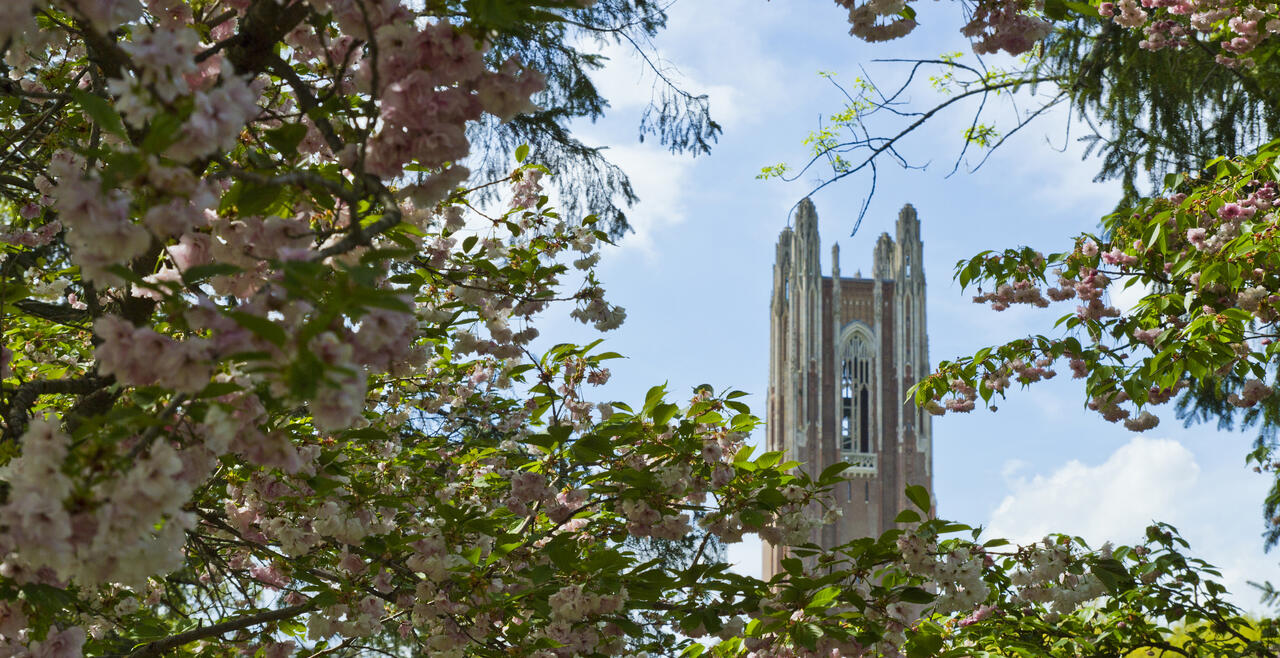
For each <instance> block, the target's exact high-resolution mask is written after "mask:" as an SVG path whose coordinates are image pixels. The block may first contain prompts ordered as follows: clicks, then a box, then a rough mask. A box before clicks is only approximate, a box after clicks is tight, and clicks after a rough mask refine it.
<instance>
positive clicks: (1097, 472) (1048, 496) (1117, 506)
mask: <svg viewBox="0 0 1280 658" xmlns="http://www.w3.org/2000/svg"><path fill="white" fill-rule="evenodd" d="M1025 468H1026V467H1025V466H1024V465H1022V464H1013V463H1009V464H1006V465H1005V469H1004V473H1005V476H1006V482H1007V484H1008V487H1009V489H1010V493H1009V495H1008V496H1006V497H1005V499H1004V500H1003V501H1002V502H1001V503H1000V504H999V506H998V507H997V508H996V510H995V511H994V512H993V513H992V514H991V519H990V522H989V524H988V526H987V530H988V532H987V536H989V537H1006V538H1008V539H1011V540H1014V541H1017V542H1021V543H1026V542H1030V541H1034V540H1037V539H1039V538H1041V537H1043V536H1044V535H1045V534H1047V533H1050V532H1062V533H1067V534H1071V535H1078V536H1081V537H1083V538H1084V539H1085V540H1086V541H1088V542H1089V543H1090V545H1092V546H1100V545H1101V544H1102V543H1103V542H1104V541H1113V542H1117V543H1125V544H1132V543H1135V542H1137V541H1139V540H1140V539H1142V537H1143V536H1144V529H1145V528H1146V527H1147V526H1148V525H1149V524H1150V523H1151V522H1152V521H1163V522H1166V523H1170V524H1172V525H1173V526H1175V527H1176V528H1178V530H1179V532H1180V533H1181V534H1182V536H1183V537H1184V538H1185V539H1186V540H1187V541H1188V542H1190V544H1191V548H1190V549H1189V554H1190V555H1192V556H1194V557H1198V558H1201V559H1204V560H1206V561H1208V562H1209V563H1210V564H1214V565H1216V566H1218V567H1219V568H1221V570H1222V581H1223V583H1224V584H1225V585H1226V586H1227V589H1228V591H1230V592H1231V593H1232V595H1233V601H1234V602H1235V603H1236V604H1237V605H1240V606H1241V607H1244V608H1246V609H1254V610H1258V609H1259V603H1258V596H1257V592H1256V591H1255V590H1253V588H1251V587H1250V586H1249V585H1248V581H1251V580H1252V581H1263V580H1270V581H1272V582H1280V567H1277V564H1276V558H1275V557H1274V556H1268V555H1267V554H1266V553H1264V552H1263V550H1262V541H1261V539H1260V537H1259V533H1260V532H1261V530H1262V523H1261V519H1260V516H1259V514H1258V508H1257V505H1258V501H1260V500H1262V497H1263V495H1264V492H1265V489H1266V486H1267V482H1266V481H1265V480H1266V478H1263V477H1251V475H1252V474H1249V473H1247V472H1245V471H1244V470H1243V468H1242V467H1222V468H1217V469H1215V470H1211V471H1206V470H1204V469H1202V468H1201V466H1200V464H1199V463H1198V462H1197V459H1196V456H1195V455H1194V454H1193V453H1192V452H1191V451H1190V450H1188V449H1187V448H1186V447H1185V446H1183V445H1182V444H1181V443H1179V442H1177V441H1174V440H1172V439H1149V438H1144V437H1140V436H1135V437H1133V438H1132V439H1131V440H1130V441H1129V442H1128V443H1127V444H1125V445H1123V446H1121V447H1120V448H1118V449H1117V450H1116V451H1115V452H1114V453H1112V454H1111V455H1110V456H1109V457H1107V459H1106V460H1105V461H1103V462H1102V463H1099V464H1096V465H1089V464H1085V463H1083V462H1080V461H1078V460H1072V461H1069V462H1067V463H1066V464H1064V465H1063V466H1061V467H1059V468H1058V469H1057V470H1054V471H1053V472H1051V473H1049V474H1048V475H1042V474H1037V475H1033V476H1030V477H1019V473H1020V472H1021V471H1024V470H1025Z"/></svg>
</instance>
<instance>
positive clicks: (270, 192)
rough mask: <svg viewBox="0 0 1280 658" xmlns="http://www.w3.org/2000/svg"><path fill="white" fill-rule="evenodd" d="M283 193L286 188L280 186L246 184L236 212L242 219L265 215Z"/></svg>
mask: <svg viewBox="0 0 1280 658" xmlns="http://www.w3.org/2000/svg"><path fill="white" fill-rule="evenodd" d="M283 192H284V188H283V187H280V186H279V185H258V184H257V183H245V184H244V186H243V187H242V188H241V189H240V196H239V197H238V198H237V199H236V210H238V211H239V213H240V215H241V216H242V217H243V216H245V215H262V214H265V213H266V211H267V209H268V208H270V207H271V206H272V205H274V204H275V202H276V200H277V199H279V198H280V196H281V194H282V193H283Z"/></svg>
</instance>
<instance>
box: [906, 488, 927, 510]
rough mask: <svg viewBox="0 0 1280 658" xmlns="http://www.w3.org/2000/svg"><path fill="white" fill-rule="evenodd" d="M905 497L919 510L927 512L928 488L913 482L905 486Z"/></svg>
mask: <svg viewBox="0 0 1280 658" xmlns="http://www.w3.org/2000/svg"><path fill="white" fill-rule="evenodd" d="M907 499H908V500H910V501H911V502H912V503H914V504H915V506H916V507H919V508H920V511H921V512H924V513H925V514H928V513H929V507H930V504H929V490H928V489H925V488H924V487H922V486H920V485H918V484H913V485H911V486H909V487H907Z"/></svg>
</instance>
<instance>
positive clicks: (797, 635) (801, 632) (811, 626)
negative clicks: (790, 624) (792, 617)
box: [791, 622, 825, 651]
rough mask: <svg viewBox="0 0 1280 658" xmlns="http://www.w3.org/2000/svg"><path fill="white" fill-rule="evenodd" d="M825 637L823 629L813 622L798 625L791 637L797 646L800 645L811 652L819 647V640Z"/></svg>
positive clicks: (792, 631)
mask: <svg viewBox="0 0 1280 658" xmlns="http://www.w3.org/2000/svg"><path fill="white" fill-rule="evenodd" d="M823 635H825V633H823V632H822V627H820V626H818V625H817V624H815V623H813V622H805V623H803V624H796V627H795V628H794V629H792V630H791V637H792V639H794V640H795V641H796V644H799V645H800V646H803V647H804V648H806V649H809V650H810V651H812V650H814V649H816V648H817V647H818V640H819V639H821V638H822V636H823Z"/></svg>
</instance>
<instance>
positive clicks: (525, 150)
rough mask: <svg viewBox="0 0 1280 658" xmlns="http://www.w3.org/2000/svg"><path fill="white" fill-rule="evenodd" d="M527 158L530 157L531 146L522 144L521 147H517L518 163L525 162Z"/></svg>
mask: <svg viewBox="0 0 1280 658" xmlns="http://www.w3.org/2000/svg"><path fill="white" fill-rule="evenodd" d="M527 157H529V145H528V144H521V145H520V146H517V147H516V162H524V159H525V158H527Z"/></svg>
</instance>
